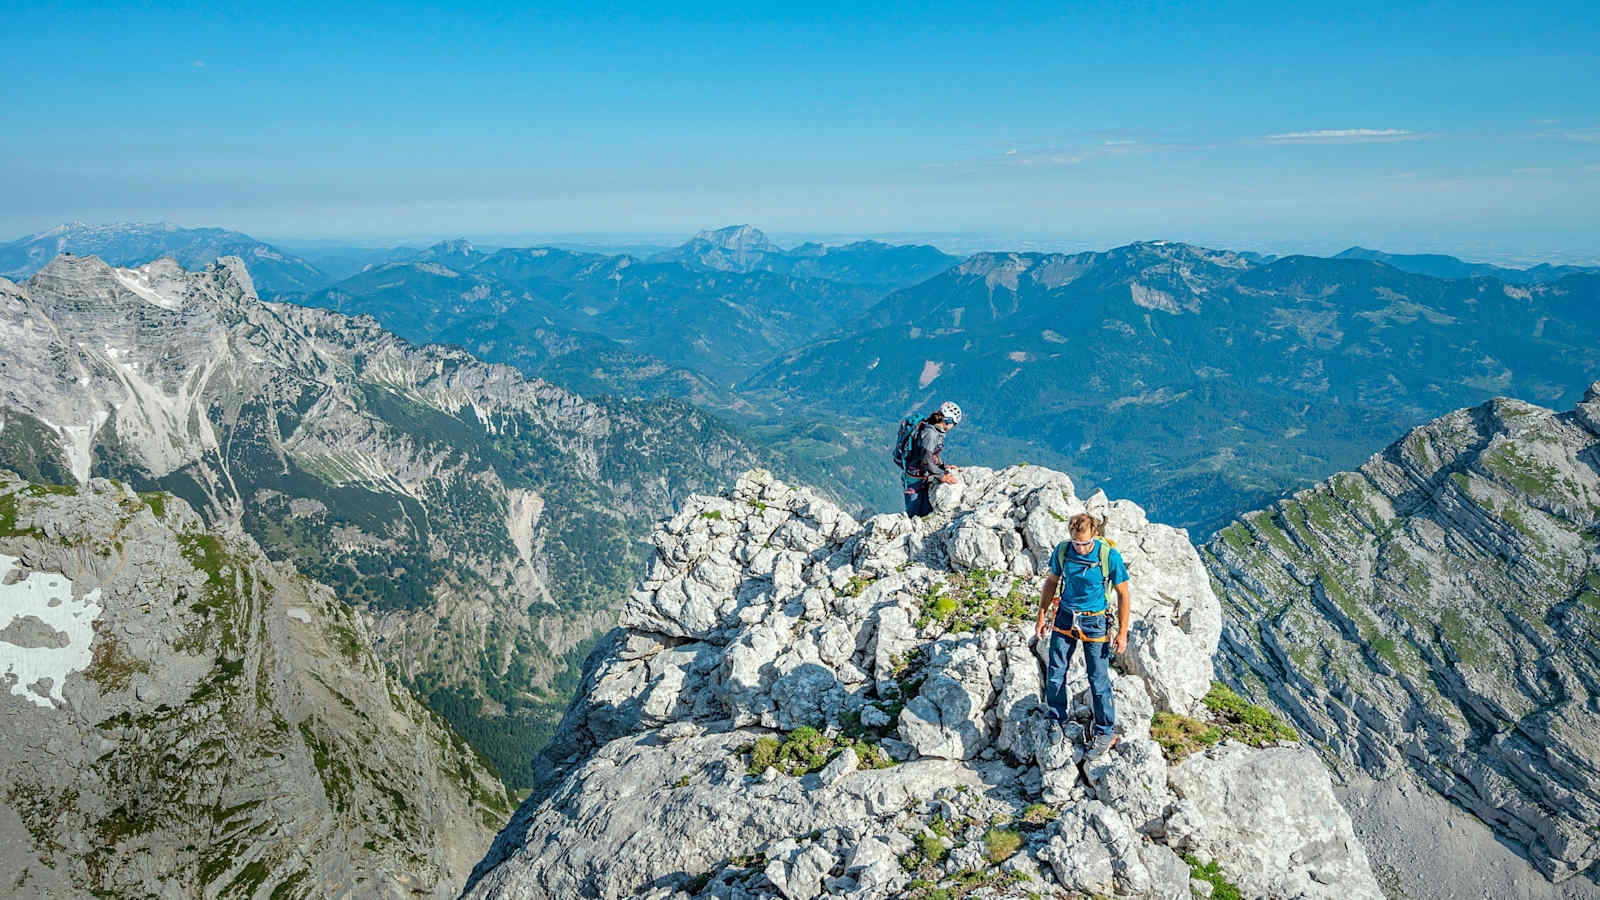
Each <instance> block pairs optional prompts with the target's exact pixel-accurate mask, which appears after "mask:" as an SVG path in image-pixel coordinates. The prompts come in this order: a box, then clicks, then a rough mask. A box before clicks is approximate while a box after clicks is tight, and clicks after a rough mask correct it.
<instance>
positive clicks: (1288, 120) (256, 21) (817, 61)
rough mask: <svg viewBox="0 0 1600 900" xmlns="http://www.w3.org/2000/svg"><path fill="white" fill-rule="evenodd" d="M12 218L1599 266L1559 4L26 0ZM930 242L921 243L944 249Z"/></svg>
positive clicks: (6, 214)
mask: <svg viewBox="0 0 1600 900" xmlns="http://www.w3.org/2000/svg"><path fill="white" fill-rule="evenodd" d="M8 24H9V25H10V26H11V27H10V30H9V33H10V35H11V40H10V41H9V42H8V45H7V49H8V51H9V52H10V54H11V60H12V63H13V70H14V71H15V72H17V73H19V74H18V75H17V76H16V79H17V80H19V82H20V86H19V89H18V90H16V91H15V92H13V94H12V95H11V96H10V97H9V98H8V100H9V103H8V104H7V112H8V113H9V114H10V115H9V117H10V119H11V121H12V122H13V123H14V125H17V126H20V127H13V128H12V129H8V130H7V133H6V135H5V136H4V137H0V154H3V155H4V158H5V159H6V161H7V164H6V165H5V166H3V167H0V197H3V198H4V199H5V203H4V204H0V233H5V234H11V235H18V236H20V235H23V234H28V233H33V232H37V231H39V230H42V229H45V228H49V227H51V226H53V225H56V224H59V223H61V222H65V221H72V220H82V221H86V222H99V223H104V222H121V221H172V222H177V223H181V224H183V225H186V226H191V227H199V226H216V227H226V228H231V229H235V230H239V231H242V232H245V233H247V234H251V235H255V236H257V237H261V238H262V239H273V238H279V239H284V238H288V239H318V238H337V239H338V240H340V241H344V242H348V243H351V244H358V243H363V242H367V241H375V242H377V243H376V244H375V245H384V244H392V243H395V242H409V241H411V240H425V239H429V238H436V237H453V236H466V237H468V238H469V239H477V240H483V241H486V242H488V241H491V240H494V239H499V240H506V241H509V242H512V243H530V242H538V241H549V240H550V239H552V238H559V237H570V238H576V239H578V240H581V241H584V242H590V243H593V242H597V241H616V240H620V239H623V238H625V237H627V236H637V235H650V236H663V237H664V236H669V235H670V236H676V237H677V239H678V240H681V239H682V238H684V237H687V236H688V235H690V234H692V233H694V232H695V231H697V230H699V229H702V228H711V227H716V226H718V225H721V224H727V223H736V222H748V223H751V224H753V225H756V226H757V227H760V228H762V229H763V230H766V231H768V232H769V233H771V234H773V235H781V236H785V239H786V240H794V239H796V238H800V237H802V236H814V235H824V234H836V235H849V236H853V237H867V236H873V237H890V236H895V235H916V234H928V235H936V236H939V237H940V239H941V240H944V241H946V242H947V243H949V244H950V247H949V249H952V250H953V251H955V252H967V251H969V250H971V249H975V248H979V247H982V248H985V249H1027V248H1041V249H1085V248H1089V247H1105V246H1114V245H1117V244H1121V243H1126V242H1128V241H1132V240H1147V239H1170V240H1181V241H1185V242H1189V243H1196V244H1203V245H1209V246H1225V247H1229V248H1233V249H1241V250H1256V251H1258V252H1266V253H1283V252H1320V253H1333V252H1338V251H1339V250H1342V249H1344V248H1346V247H1349V246H1352V245H1360V246H1366V247H1373V248H1377V249H1382V250H1385V251H1388V252H1394V253H1407V252H1439V253H1448V254H1451V255H1456V256H1461V257H1462V258H1466V259H1472V260H1474V261H1486V262H1501V263H1527V262H1534V261H1552V262H1600V212H1597V210H1600V79H1597V78H1595V74H1596V72H1600V20H1597V19H1596V18H1595V17H1594V16H1593V15H1591V14H1588V13H1587V11H1586V8H1585V7H1583V6H1580V5H1577V4H1545V5H1538V6H1533V7H1527V8H1522V9H1518V10H1517V11H1516V14H1515V15H1507V14H1506V12H1505V9H1504V7H1503V6H1502V5H1497V4H1488V3H1482V2H1477V3H1467V4H1456V5H1451V6H1449V7H1424V8H1419V9H1400V8H1393V7H1392V5H1390V4H1380V3H1356V4H1345V5H1341V6H1339V7H1337V8H1327V9H1324V8H1318V7H1316V6H1314V5H1299V6H1295V7H1283V6H1282V5H1281V4H1261V3H1228V4H1219V5H1212V6H1208V7H1204V8H1199V7H1185V6H1171V5H1152V6H1146V7H1138V8H1128V7H1124V6H1121V5H1113V4H1085V5H1077V6H1073V7H1071V8H1062V7H1060V5H1059V4H1030V3H1008V4H1003V5H998V6H994V5H991V6H990V7H986V8H985V9H984V10H983V11H982V13H981V14H975V13H972V12H971V11H968V10H964V9H960V8H957V7H946V6H938V5H934V6H928V5H918V6H915V7H910V6H907V7H904V8H886V7H875V8H862V7H859V6H858V5H848V4H836V5H830V4H822V5H815V4H813V5H808V6H805V7H783V8H778V9H765V8H756V7H750V6H748V5H728V6H710V5H700V6H690V7H680V8H675V9H673V10H670V11H663V10H661V9H659V8H657V7H653V6H650V5H646V4H638V5H633V6H629V5H621V6H616V7H611V8H608V9H606V10H603V11H602V10H598V9H595V8H593V7H589V6H578V5H571V6H553V7H552V6H545V7H541V8H539V9H529V8H525V7H521V6H516V5H509V4H501V3H493V2H478V3H470V4H460V5H453V6H452V7H451V8H448V9H436V8H420V7H419V8H403V7H402V8H397V7H391V6H376V5H374V6H363V5H349V4H334V5H328V4H322V5H306V6H296V7H274V8H273V9H272V10H270V11H263V10H250V11H243V10H226V9H217V8H214V7H212V6H208V5H201V4H192V5H187V6H186V5H184V4H178V5H176V6H173V7H170V8H163V9H149V8H146V7H144V6H141V5H135V4H115V3H113V4H101V5H97V6H95V7H93V8H82V9H70V8H59V7H50V6H47V5H43V4H38V5H34V6H27V7H23V8H19V9H18V10H16V11H14V13H13V14H12V17H11V19H10V20H9V22H8ZM936 245H938V244H937V242H936Z"/></svg>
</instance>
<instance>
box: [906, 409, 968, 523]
mask: <svg viewBox="0 0 1600 900" xmlns="http://www.w3.org/2000/svg"><path fill="white" fill-rule="evenodd" d="M960 424H961V407H959V406H957V405H955V404H954V403H950V402H948V401H946V402H945V403H941V404H939V408H938V409H936V410H934V411H933V412H931V413H929V414H928V417H927V418H925V419H923V420H921V421H920V422H919V421H917V419H916V418H915V417H914V416H908V417H907V418H906V419H905V420H904V421H902V422H901V423H900V433H899V435H897V436H896V437H895V450H894V461H895V464H896V465H898V466H899V467H900V475H901V484H902V486H903V488H904V491H905V501H906V515H908V516H910V517H912V518H913V519H915V518H918V517H920V516H926V515H929V514H931V513H932V512H933V501H932V500H931V499H930V498H929V496H928V491H929V489H930V488H932V487H933V483H934V482H936V481H937V482H940V483H942V484H955V483H956V467H955V466H952V465H950V464H948V463H946V462H945V461H944V459H943V458H942V457H943V454H944V436H945V434H947V433H948V432H949V431H950V429H952V428H954V427H956V426H957V425H960Z"/></svg>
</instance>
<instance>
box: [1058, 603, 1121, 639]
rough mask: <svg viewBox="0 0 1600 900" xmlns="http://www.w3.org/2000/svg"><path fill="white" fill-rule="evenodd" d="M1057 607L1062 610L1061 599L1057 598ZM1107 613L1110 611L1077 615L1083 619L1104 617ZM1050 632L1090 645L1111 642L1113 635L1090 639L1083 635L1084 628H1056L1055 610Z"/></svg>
mask: <svg viewBox="0 0 1600 900" xmlns="http://www.w3.org/2000/svg"><path fill="white" fill-rule="evenodd" d="M1055 607H1056V609H1060V608H1061V601H1060V599H1059V598H1057V600H1056V604H1055ZM1107 612H1109V610H1104V609H1102V610H1100V611H1099V612H1080V613H1077V616H1079V617H1083V616H1103V615H1105V614H1106V613H1107ZM1050 630H1051V631H1054V632H1055V633H1056V634H1063V635H1066V636H1067V637H1069V638H1077V639H1078V640H1080V641H1084V642H1086V643H1090V644H1103V643H1105V642H1106V641H1109V640H1111V635H1110V634H1109V633H1107V634H1103V635H1101V636H1100V637H1089V636H1088V635H1086V634H1084V633H1083V629H1082V628H1076V627H1074V628H1057V627H1056V615H1055V610H1051V611H1050Z"/></svg>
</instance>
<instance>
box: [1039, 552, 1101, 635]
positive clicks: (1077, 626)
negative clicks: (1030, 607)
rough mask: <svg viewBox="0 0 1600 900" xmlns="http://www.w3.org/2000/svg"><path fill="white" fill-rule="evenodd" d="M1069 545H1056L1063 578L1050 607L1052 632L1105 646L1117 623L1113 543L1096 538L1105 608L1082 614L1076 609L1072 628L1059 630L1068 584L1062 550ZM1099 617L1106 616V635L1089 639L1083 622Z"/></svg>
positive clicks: (1073, 613)
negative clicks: (1112, 579)
mask: <svg viewBox="0 0 1600 900" xmlns="http://www.w3.org/2000/svg"><path fill="white" fill-rule="evenodd" d="M1067 543H1068V542H1067V541H1062V542H1061V543H1059V544H1057V545H1056V549H1055V553H1056V554H1060V555H1061V577H1060V578H1057V579H1056V595H1055V597H1054V598H1053V602H1052V603H1051V606H1050V630H1051V631H1054V632H1055V633H1056V634H1061V635H1066V636H1067V637H1070V638H1077V639H1078V640H1080V641H1084V642H1085V643H1090V644H1103V643H1105V642H1106V641H1109V640H1111V632H1112V629H1113V628H1114V627H1115V626H1116V623H1117V617H1116V614H1115V613H1113V612H1112V611H1111V598H1112V596H1113V594H1114V593H1115V591H1116V587H1115V586H1114V585H1112V583H1111V546H1112V545H1111V541H1110V540H1109V539H1107V538H1103V537H1098V538H1095V544H1096V545H1097V546H1096V549H1098V550H1099V551H1100V560H1099V564H1100V577H1101V580H1102V583H1103V584H1104V586H1105V592H1106V606H1105V608H1104V609H1101V610H1099V611H1097V612H1081V611H1079V610H1076V609H1075V610H1073V611H1072V627H1070V628H1058V627H1056V614H1057V613H1058V612H1060V610H1061V592H1062V590H1064V589H1065V588H1066V584H1067V574H1066V572H1067V559H1066V554H1064V553H1062V552H1061V550H1062V548H1063V547H1065V546H1066V545H1067ZM1097 616H1104V617H1105V619H1106V629H1105V634H1103V635H1101V636H1100V637H1089V636H1088V635H1086V634H1084V633H1083V625H1082V622H1081V620H1082V619H1086V618H1093V617H1097Z"/></svg>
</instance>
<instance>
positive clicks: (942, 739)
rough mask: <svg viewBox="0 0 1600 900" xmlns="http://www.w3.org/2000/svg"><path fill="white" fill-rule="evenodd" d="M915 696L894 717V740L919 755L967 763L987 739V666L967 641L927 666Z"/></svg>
mask: <svg viewBox="0 0 1600 900" xmlns="http://www.w3.org/2000/svg"><path fill="white" fill-rule="evenodd" d="M928 669H929V671H930V673H931V674H929V676H928V678H927V680H926V681H924V682H923V684H922V689H921V691H919V692H918V694H917V696H916V697H914V698H912V700H911V701H910V702H909V703H907V704H906V707H905V709H904V710H902V711H901V713H900V737H901V739H902V740H904V741H905V742H906V743H909V744H910V745H911V746H913V747H915V748H916V749H917V752H918V753H919V754H921V755H923V756H934V757H940V758H942V759H971V758H973V757H975V756H977V755H978V753H979V752H980V751H981V750H983V748H985V747H987V746H988V745H989V741H990V740H991V739H992V738H993V734H992V731H991V727H990V726H991V723H990V721H989V716H990V713H989V701H990V699H991V698H992V697H993V696H994V693H995V691H994V682H993V676H992V673H991V672H990V667H989V661H988V660H987V659H986V658H985V657H984V655H983V653H982V651H981V650H980V649H979V647H978V646H977V645H976V644H974V643H972V642H962V643H959V644H956V645H955V646H954V647H950V648H947V649H944V650H942V651H941V652H940V653H939V654H938V655H937V656H935V657H934V658H933V659H932V660H930V661H929V663H928Z"/></svg>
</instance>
